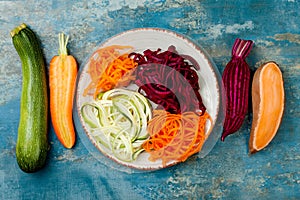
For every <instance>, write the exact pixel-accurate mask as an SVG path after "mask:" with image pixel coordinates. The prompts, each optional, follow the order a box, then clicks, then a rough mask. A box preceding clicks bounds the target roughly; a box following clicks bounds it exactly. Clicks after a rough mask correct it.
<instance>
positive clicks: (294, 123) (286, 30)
mask: <svg viewBox="0 0 300 200" xmlns="http://www.w3.org/2000/svg"><path fill="white" fill-rule="evenodd" d="M299 7H300V3H299V1H297V0H251V1H250V0H246V1H233V0H226V1H219V0H206V1H205V0H203V1H196V0H188V1H184V0H168V1H167V0H157V1H150V0H142V1H130V0H125V1H108V0H107V1H100V2H99V1H95V0H90V1H79V0H74V1H56V0H53V1H46V0H41V1H34V0H29V1H0V12H1V16H0V24H1V26H0V49H1V50H0V58H1V59H0V113H1V115H0V136H1V139H0V199H41V198H42V199H172V198H176V199H257V198H261V199H274V198H276V199H299V198H300V134H299V128H300V125H299V120H300V110H299V98H300V89H299V87H300V55H299V52H300V35H299V33H300V22H299V17H300V16H299V11H298V8H299ZM21 22H25V23H27V24H28V25H30V26H31V27H32V28H33V29H34V30H35V31H36V33H37V34H38V35H39V37H40V39H41V41H42V44H43V50H44V53H45V57H46V62H47V63H48V64H49V61H50V59H51V57H52V56H53V55H55V54H57V34H58V33H59V32H61V31H64V32H65V33H66V34H68V35H70V43H69V49H70V51H71V53H72V54H73V55H74V56H75V57H76V58H77V60H78V63H79V64H82V63H83V61H84V60H85V58H86V57H87V56H88V55H89V54H90V52H91V50H92V49H94V48H95V47H96V46H97V45H98V44H99V43H100V42H101V41H103V40H105V39H107V38H109V37H110V36H112V35H114V34H117V33H119V32H122V31H124V30H129V29H132V28H139V27H161V28H167V29H171V30H174V31H178V32H179V33H182V34H186V35H187V36H189V37H190V38H192V39H193V40H195V41H196V42H198V43H199V44H200V45H202V46H203V47H204V48H205V49H206V50H207V52H208V53H209V54H210V55H211V56H212V58H213V60H214V61H215V63H216V65H217V67H218V68H219V70H220V71H221V72H222V71H223V69H224V67H225V65H226V63H227V62H228V61H229V59H230V55H231V47H232V44H233V42H234V39H235V38H236V37H240V38H243V39H251V40H253V41H254V43H255V45H254V48H253V50H252V52H251V53H250V55H249V56H248V58H247V61H248V63H249V65H250V66H251V68H252V70H255V69H256V68H257V67H258V66H259V65H260V64H262V63H264V62H266V61H270V60H273V61H276V62H277V63H278V64H279V65H280V67H281V69H282V71H283V77H284V81H285V92H286V105H285V112H284V118H283V120H282V124H281V127H280V129H279V131H278V134H277V135H276V137H275V138H274V140H273V141H272V142H271V144H270V145H269V146H268V147H267V148H266V149H265V150H263V151H261V152H259V153H257V154H255V155H252V156H249V155H248V149H247V145H248V139H249V131H250V126H251V116H249V118H248V119H246V120H245V123H244V125H243V127H242V129H241V130H240V131H239V132H237V133H236V134H234V135H231V136H229V137H227V138H226V141H225V142H221V141H218V142H217V144H216V146H215V147H214V149H213V150H212V152H211V153H210V154H209V155H208V156H207V157H205V158H204V159H201V160H200V159H197V158H196V157H192V158H191V159H189V160H188V161H187V162H185V163H183V164H180V165H177V166H175V167H171V168H167V169H163V170H160V171H156V172H147V173H131V174H129V173H126V172H120V171H118V170H114V169H111V168H110V167H108V166H106V165H104V164H103V163H101V162H98V161H97V160H96V159H95V158H94V157H93V156H92V155H90V154H89V152H88V151H87V149H86V148H85V147H84V145H83V144H82V142H81V141H80V139H78V141H77V143H76V146H75V147H74V148H73V149H71V150H66V149H64V148H63V147H61V145H60V143H59V142H58V141H57V139H56V136H55V135H54V132H53V130H52V128H51V130H50V133H49V140H50V142H51V149H50V155H49V158H48V161H47V165H46V167H45V168H44V169H43V170H41V171H39V172H38V173H35V174H25V173H23V172H21V171H20V170H19V168H18V166H17V163H16V159H15V144H16V138H17V129H18V121H19V103H20V92H21V80H22V77H21V63H20V61H19V58H18V56H17V53H16V52H15V50H14V47H13V45H12V43H11V38H10V36H9V31H10V30H11V29H12V28H13V27H15V26H16V25H19V24H20V23H21Z"/></svg>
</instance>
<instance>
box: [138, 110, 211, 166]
mask: <svg viewBox="0 0 300 200" xmlns="http://www.w3.org/2000/svg"><path fill="white" fill-rule="evenodd" d="M207 120H209V121H210V123H212V119H211V117H210V115H209V114H208V113H207V112H205V113H204V114H203V115H198V114H196V113H195V112H184V113H182V114H171V113H169V112H167V111H164V110H154V111H153V118H152V119H151V120H150V121H149V122H148V132H149V134H150V138H149V139H148V140H146V141H145V142H144V143H143V148H144V149H145V151H146V152H148V153H149V154H150V157H149V160H150V161H153V162H155V161H156V160H158V159H161V160H162V164H163V166H166V165H167V163H168V162H170V161H180V162H184V161H185V160H186V159H187V158H188V157H190V156H191V155H193V154H195V153H198V152H199V151H200V150H201V148H202V146H203V144H204V142H205V140H206V139H207V137H208V135H209V133H210V132H211V130H208V134H205V131H206V130H205V125H206V123H207ZM210 127H212V126H210Z"/></svg>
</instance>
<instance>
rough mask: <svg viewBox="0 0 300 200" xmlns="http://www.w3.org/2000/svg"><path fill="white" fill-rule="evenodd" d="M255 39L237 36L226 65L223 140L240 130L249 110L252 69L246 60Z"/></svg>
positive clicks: (223, 78) (224, 74) (224, 73)
mask: <svg viewBox="0 0 300 200" xmlns="http://www.w3.org/2000/svg"><path fill="white" fill-rule="evenodd" d="M252 45H253V41H251V40H242V39H239V38H237V39H236V40H235V42H234V45H233V47H232V58H231V60H230V61H229V63H228V64H227V65H226V67H225V69H224V72H223V75H222V80H223V84H224V88H225V93H226V116H225V121H224V125H223V133H222V136H221V140H222V141H224V140H225V138H226V137H227V136H228V135H230V134H232V133H234V132H236V131H238V130H239V129H240V128H241V126H242V124H243V122H244V119H245V116H246V114H247V112H248V97H249V89H250V88H249V85H250V69H249V66H248V64H247V63H246V61H245V58H246V57H247V56H248V54H249V53H250V51H251V49H252Z"/></svg>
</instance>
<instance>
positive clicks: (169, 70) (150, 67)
mask: <svg viewBox="0 0 300 200" xmlns="http://www.w3.org/2000/svg"><path fill="white" fill-rule="evenodd" d="M129 57H130V58H132V59H133V60H134V61H135V62H137V63H138V66H137V68H136V79H135V84H136V85H137V86H138V87H139V92H142V91H143V92H144V93H145V96H146V97H147V98H148V99H150V100H151V101H153V102H154V103H156V104H158V105H159V107H162V108H164V110H166V111H168V112H170V113H174V114H179V113H183V112H188V111H192V112H197V113H200V114H201V115H202V114H204V113H205V110H206V107H205V106H204V104H203V102H202V98H201V95H200V93H199V89H200V86H199V82H198V81H199V77H198V75H197V72H196V70H199V66H198V64H197V63H196V62H195V60H194V59H193V58H191V57H190V56H186V55H179V54H178V53H177V51H176V49H175V47H174V46H170V47H169V48H168V50H167V51H164V52H161V49H157V50H156V51H152V50H150V49H147V50H145V51H144V52H143V54H140V53H136V52H134V53H130V54H129Z"/></svg>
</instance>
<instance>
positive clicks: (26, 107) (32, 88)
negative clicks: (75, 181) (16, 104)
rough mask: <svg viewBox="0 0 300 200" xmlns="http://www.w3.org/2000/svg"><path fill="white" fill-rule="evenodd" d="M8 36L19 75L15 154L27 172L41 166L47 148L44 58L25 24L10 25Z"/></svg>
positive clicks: (44, 160) (38, 44) (36, 41)
mask: <svg viewBox="0 0 300 200" xmlns="http://www.w3.org/2000/svg"><path fill="white" fill-rule="evenodd" d="M11 37H12V41H13V45H14V47H15V49H16V51H17V53H18V54H19V56H20V59H21V62H22V76H23V80H22V95H21V105H20V121H19V128H18V139H17V145H16V157H17V162H18V165H19V167H20V168H21V169H22V170H23V171H24V172H27V173H30V172H36V171H37V170H39V169H40V168H42V167H43V166H44V164H45V162H46V158H47V153H48V149H49V143H48V112H49V111H48V110H49V109H48V94H47V82H46V69H45V61H44V55H43V52H42V49H41V47H40V42H39V40H38V38H37V36H36V35H35V33H34V32H33V31H32V30H31V29H30V28H29V27H27V25H26V24H24V23H23V24H21V25H19V26H17V27H16V28H14V29H13V30H12V31H11Z"/></svg>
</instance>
